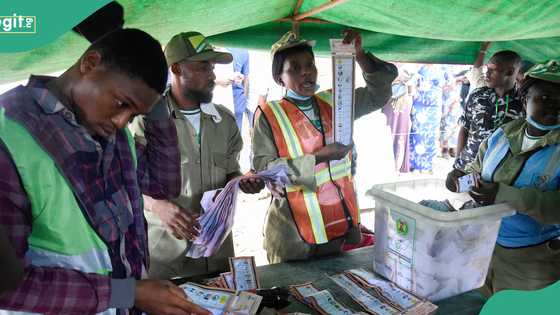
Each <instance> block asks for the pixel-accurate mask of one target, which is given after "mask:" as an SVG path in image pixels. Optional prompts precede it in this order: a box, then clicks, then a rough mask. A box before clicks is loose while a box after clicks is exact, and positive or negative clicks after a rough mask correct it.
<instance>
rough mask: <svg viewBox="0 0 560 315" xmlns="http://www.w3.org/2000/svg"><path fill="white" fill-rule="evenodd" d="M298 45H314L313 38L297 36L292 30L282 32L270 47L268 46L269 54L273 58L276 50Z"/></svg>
mask: <svg viewBox="0 0 560 315" xmlns="http://www.w3.org/2000/svg"><path fill="white" fill-rule="evenodd" d="M299 45H307V46H309V47H313V46H315V41H314V40H305V39H301V38H297V37H296V34H294V32H292V31H289V32H287V33H286V34H284V35H283V36H282V37H281V38H280V39H279V40H278V41H277V42H276V43H274V45H272V47H271V48H270V56H271V57H272V58H273V59H274V55H276V53H277V52H279V51H282V50H285V49H288V48H292V47H295V46H299Z"/></svg>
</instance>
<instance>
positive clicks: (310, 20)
mask: <svg viewBox="0 0 560 315" xmlns="http://www.w3.org/2000/svg"><path fill="white" fill-rule="evenodd" d="M293 21H294V20H293V19H292V18H290V17H285V18H281V19H278V20H276V22H290V23H292V22H293ZM298 22H299V23H300V24H301V23H314V24H333V22H330V21H326V20H321V19H317V18H305V19H303V20H299V21H298Z"/></svg>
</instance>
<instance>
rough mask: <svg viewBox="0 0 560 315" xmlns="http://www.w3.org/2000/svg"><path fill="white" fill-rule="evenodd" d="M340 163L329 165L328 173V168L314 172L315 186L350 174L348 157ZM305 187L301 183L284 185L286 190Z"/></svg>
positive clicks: (296, 189) (297, 189)
mask: <svg viewBox="0 0 560 315" xmlns="http://www.w3.org/2000/svg"><path fill="white" fill-rule="evenodd" d="M342 161H343V162H342V163H339V164H336V165H335V166H333V167H331V171H330V173H329V169H328V168H324V169H322V170H320V171H319V172H317V173H316V174H315V181H316V184H317V186H320V185H323V184H325V183H327V182H329V181H330V180H331V179H332V180H334V181H336V180H339V179H342V178H344V177H346V176H351V175H352V171H351V168H350V165H351V162H350V159H349V158H348V157H345V158H344V159H343V160H342ZM304 189H305V187H304V186H302V185H291V186H288V187H286V190H287V191H288V192H292V191H299V190H304Z"/></svg>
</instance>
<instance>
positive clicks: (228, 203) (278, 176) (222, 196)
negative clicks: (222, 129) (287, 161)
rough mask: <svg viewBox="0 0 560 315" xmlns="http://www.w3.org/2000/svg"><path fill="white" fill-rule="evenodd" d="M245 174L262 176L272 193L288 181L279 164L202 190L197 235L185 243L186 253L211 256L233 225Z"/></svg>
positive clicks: (190, 255)
mask: <svg viewBox="0 0 560 315" xmlns="http://www.w3.org/2000/svg"><path fill="white" fill-rule="evenodd" d="M248 177H252V178H260V179H262V180H263V181H264V182H265V184H266V185H267V187H268V188H269V190H271V192H273V194H276V193H278V189H279V187H285V186H286V185H287V184H290V183H291V181H290V178H289V176H288V168H287V167H286V166H284V165H278V166H274V167H271V168H269V169H267V170H265V171H262V172H259V173H257V174H253V175H246V176H239V177H237V178H235V179H232V180H230V181H229V182H228V183H227V185H226V187H224V188H223V189H221V190H211V191H207V192H205V193H204V195H203V197H202V201H201V202H200V203H201V205H202V208H203V209H204V213H203V214H202V215H201V216H200V217H199V218H198V222H199V223H200V227H201V229H200V235H199V236H198V237H197V238H196V239H195V240H194V241H193V242H191V243H189V244H188V247H187V253H186V256H187V257H191V258H200V257H210V256H212V255H214V253H216V252H217V251H218V249H219V248H220V246H222V243H223V242H224V241H225V239H226V238H227V236H228V235H229V233H230V232H231V228H232V227H233V218H234V216H235V206H236V203H237V193H238V191H239V182H240V181H241V180H242V179H244V178H248Z"/></svg>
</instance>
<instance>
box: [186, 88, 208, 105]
mask: <svg viewBox="0 0 560 315" xmlns="http://www.w3.org/2000/svg"><path fill="white" fill-rule="evenodd" d="M183 96H184V97H185V98H187V99H189V100H193V101H196V102H200V103H210V102H211V101H212V96H213V95H212V91H210V92H207V93H205V92H200V91H194V90H185V91H183Z"/></svg>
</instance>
